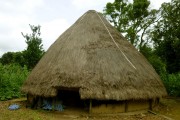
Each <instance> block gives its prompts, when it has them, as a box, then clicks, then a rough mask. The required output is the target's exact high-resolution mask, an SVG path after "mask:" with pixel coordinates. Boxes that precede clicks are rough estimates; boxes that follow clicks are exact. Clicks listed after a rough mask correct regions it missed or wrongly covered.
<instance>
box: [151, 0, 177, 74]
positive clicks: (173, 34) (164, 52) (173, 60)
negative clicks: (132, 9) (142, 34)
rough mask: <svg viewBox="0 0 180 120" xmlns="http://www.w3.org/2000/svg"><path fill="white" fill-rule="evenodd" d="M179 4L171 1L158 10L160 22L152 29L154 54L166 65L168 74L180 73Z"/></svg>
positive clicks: (173, 0) (174, 0)
mask: <svg viewBox="0 0 180 120" xmlns="http://www.w3.org/2000/svg"><path fill="white" fill-rule="evenodd" d="M179 8H180V2H179V0H172V1H171V3H164V4H162V6H161V8H160V15H161V20H160V21H159V22H158V24H157V25H156V26H155V27H154V29H153V32H152V40H153V41H154V43H155V49H156V53H157V54H158V55H159V56H160V57H161V59H162V60H163V61H164V62H165V63H166V65H167V71H168V72H169V73H178V72H180V33H179V32H180V9H179Z"/></svg>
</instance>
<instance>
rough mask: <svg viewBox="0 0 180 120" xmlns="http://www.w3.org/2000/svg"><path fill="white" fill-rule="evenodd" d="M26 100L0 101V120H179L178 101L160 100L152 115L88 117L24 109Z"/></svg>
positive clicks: (78, 112) (75, 111)
mask: <svg viewBox="0 0 180 120" xmlns="http://www.w3.org/2000/svg"><path fill="white" fill-rule="evenodd" d="M14 103H16V104H18V105H20V109H18V110H14V111H10V110H8V107H9V105H11V104H14ZM25 104H26V99H25V98H21V99H14V100H9V101H0V120H180V99H178V98H169V99H167V98H166V99H162V100H161V101H160V105H159V106H157V107H156V108H154V110H153V113H150V112H148V113H138V112H137V113H136V114H133V115H132V114H130V113H128V114H113V115H112V114H111V115H89V114H88V113H86V112H84V111H83V110H80V109H75V108H72V109H65V110H64V111H63V112H58V111H45V110H40V109H38V110H32V109H30V108H26V107H25Z"/></svg>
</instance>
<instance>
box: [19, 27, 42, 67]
mask: <svg viewBox="0 0 180 120" xmlns="http://www.w3.org/2000/svg"><path fill="white" fill-rule="evenodd" d="M29 26H30V28H31V30H32V33H31V34H26V35H24V34H23V33H22V35H23V37H24V38H25V39H26V43H27V49H26V50H25V51H24V59H25V61H26V65H27V67H28V68H29V69H32V68H34V66H35V65H36V64H37V62H38V61H39V60H40V59H41V57H42V56H43V54H44V50H43V45H42V40H41V38H40V34H41V32H40V26H39V25H38V26H34V25H29Z"/></svg>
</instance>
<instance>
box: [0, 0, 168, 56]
mask: <svg viewBox="0 0 180 120" xmlns="http://www.w3.org/2000/svg"><path fill="white" fill-rule="evenodd" d="M113 1H114V0H0V56H2V54H4V53H5V52H10V51H11V52H15V51H22V50H24V49H26V43H25V39H24V38H23V37H22V35H21V32H23V33H31V31H30V27H29V24H31V25H40V26H41V33H42V35H41V38H42V40H43V45H44V49H45V50H47V49H48V47H49V46H50V45H51V44H52V43H53V42H54V41H55V40H56V39H57V38H58V36H60V35H61V34H62V33H63V32H64V31H65V30H66V29H67V28H68V27H70V26H71V25H72V24H73V23H74V22H75V21H76V20H77V19H78V18H79V17H80V16H81V15H82V14H84V13H85V12H86V11H88V10H90V9H94V10H96V11H99V12H102V11H103V8H104V7H105V5H106V3H107V2H113ZM150 1H151V7H152V8H156V9H158V8H159V7H160V5H161V3H163V2H170V0H150Z"/></svg>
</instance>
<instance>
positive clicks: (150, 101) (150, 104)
mask: <svg viewBox="0 0 180 120" xmlns="http://www.w3.org/2000/svg"><path fill="white" fill-rule="evenodd" d="M152 102H153V100H152V99H149V110H152Z"/></svg>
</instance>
